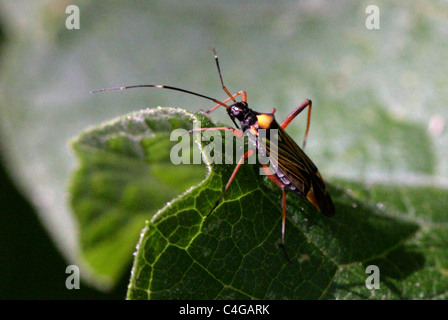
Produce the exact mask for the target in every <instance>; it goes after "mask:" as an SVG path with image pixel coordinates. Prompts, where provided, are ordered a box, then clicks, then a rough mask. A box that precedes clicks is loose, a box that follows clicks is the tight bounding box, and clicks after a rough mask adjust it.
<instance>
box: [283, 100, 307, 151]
mask: <svg viewBox="0 0 448 320" xmlns="http://www.w3.org/2000/svg"><path fill="white" fill-rule="evenodd" d="M306 107H309V108H308V119H307V122H306V130H305V137H304V138H303V147H302V149H305V145H306V139H307V137H308V131H309V130H310V122H311V109H312V102H311V100H309V99H306V100H305V101H303V102H302V104H301V105H300V106H298V107H297V108H296V109H295V110H294V111H293V112H291V113H290V114H289V116H287V117H286V119H285V120H283V122H282V124H281V125H280V126H281V127H282V128H283V129H286V127H287V126H288V125H289V124H290V123H291V121H292V120H294V118H295V117H297V115H299V113H300V112H302V111H303V110H304V109H305V108H306Z"/></svg>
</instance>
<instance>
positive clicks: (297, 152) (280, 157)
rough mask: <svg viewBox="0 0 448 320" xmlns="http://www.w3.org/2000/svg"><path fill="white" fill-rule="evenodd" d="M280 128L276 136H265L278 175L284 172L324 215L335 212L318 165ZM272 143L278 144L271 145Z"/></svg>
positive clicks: (268, 152)
mask: <svg viewBox="0 0 448 320" xmlns="http://www.w3.org/2000/svg"><path fill="white" fill-rule="evenodd" d="M276 129H277V128H276ZM277 130H278V133H277V135H276V136H275V137H268V138H267V139H266V151H267V154H268V155H269V158H270V161H271V164H273V165H274V166H278V174H277V175H281V174H284V175H285V176H286V178H287V179H288V180H289V181H290V182H291V183H292V184H293V185H294V186H295V187H296V188H297V189H296V190H297V193H299V194H300V195H302V196H303V197H304V198H306V199H307V200H308V201H310V202H311V203H312V204H313V205H314V206H315V207H316V208H317V209H318V210H319V211H321V212H322V213H323V214H324V215H326V216H332V215H334V205H333V201H332V200H331V197H330V194H329V193H328V191H327V187H326V185H325V183H324V181H323V179H322V177H321V175H320V173H319V170H318V169H317V167H316V166H315V165H314V163H313V162H312V161H311V159H310V158H309V157H308V156H307V155H306V154H305V152H303V150H302V149H301V148H300V147H299V146H298V145H297V143H296V142H295V141H294V140H293V139H292V138H291V137H290V136H289V135H288V134H287V133H286V131H285V130H283V129H282V128H281V127H280V126H278V129H277ZM275 138H276V139H275ZM276 142H277V143H276ZM273 143H276V146H274V145H271V144H273Z"/></svg>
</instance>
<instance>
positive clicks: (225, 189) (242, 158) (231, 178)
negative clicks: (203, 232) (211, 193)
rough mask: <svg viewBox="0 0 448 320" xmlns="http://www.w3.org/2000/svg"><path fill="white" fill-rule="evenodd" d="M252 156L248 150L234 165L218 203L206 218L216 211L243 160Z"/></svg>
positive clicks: (252, 152) (251, 152) (251, 151)
mask: <svg viewBox="0 0 448 320" xmlns="http://www.w3.org/2000/svg"><path fill="white" fill-rule="evenodd" d="M253 154H254V151H253V150H248V151H246V152H245V153H244V154H243V155H242V156H241V158H240V160H239V161H238V164H237V165H236V167H235V169H234V170H233V173H232V175H231V176H230V178H229V181H227V184H226V187H225V188H224V190H223V191H222V192H221V195H220V196H219V198H218V201H216V203H215V205H214V206H213V208H212V210H210V212H209V213H208V215H207V217H208V216H209V215H210V214H211V213H212V212H213V211H214V210H215V209H216V207H217V206H218V205H219V203H220V202H221V200H222V198H223V197H224V194H225V193H226V191H227V189H229V187H230V185H231V184H232V181H233V179H235V176H236V173H237V172H238V170H239V169H240V167H241V165H242V164H243V163H244V160H245V159H247V158H249V157H250V156H252V155H253Z"/></svg>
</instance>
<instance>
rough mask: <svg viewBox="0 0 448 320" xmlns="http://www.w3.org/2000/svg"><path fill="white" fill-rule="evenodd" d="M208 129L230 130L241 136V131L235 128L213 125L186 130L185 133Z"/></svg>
mask: <svg viewBox="0 0 448 320" xmlns="http://www.w3.org/2000/svg"><path fill="white" fill-rule="evenodd" d="M210 130H219V131H232V133H233V134H234V135H236V136H237V137H239V138H242V137H243V133H242V132H241V131H239V130H237V129H235V128H232V127H214V128H197V129H191V130H188V131H187V132H186V133H185V134H187V133H192V132H200V131H210Z"/></svg>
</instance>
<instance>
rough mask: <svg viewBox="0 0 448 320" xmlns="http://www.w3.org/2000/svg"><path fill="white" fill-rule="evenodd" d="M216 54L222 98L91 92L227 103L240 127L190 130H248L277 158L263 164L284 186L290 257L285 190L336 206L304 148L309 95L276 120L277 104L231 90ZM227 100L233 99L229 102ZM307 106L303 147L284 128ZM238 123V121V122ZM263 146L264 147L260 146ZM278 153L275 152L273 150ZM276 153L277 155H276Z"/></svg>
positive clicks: (322, 207) (328, 211)
mask: <svg viewBox="0 0 448 320" xmlns="http://www.w3.org/2000/svg"><path fill="white" fill-rule="evenodd" d="M213 52H214V55H215V62H216V67H217V69H218V74H219V79H220V82H221V86H222V89H223V90H224V92H225V93H226V94H227V95H228V98H227V99H225V100H223V101H220V100H217V99H215V98H211V97H209V96H205V95H202V94H199V93H196V92H193V91H189V90H185V89H181V88H177V87H171V86H165V85H135V86H125V87H115V88H106V89H99V90H95V91H91V93H96V92H100V91H111V90H125V89H133V88H161V89H168V90H175V91H180V92H184V93H187V94H191V95H195V96H198V97H201V98H204V99H208V100H211V101H213V102H214V103H216V105H215V106H214V107H213V108H211V109H210V110H208V111H206V112H205V113H206V114H210V113H211V112H213V111H215V110H216V109H218V108H219V107H224V108H225V109H226V111H227V114H228V115H229V117H230V119H231V120H232V122H233V123H234V124H235V126H236V127H237V129H235V128H232V127H214V128H199V129H194V130H190V132H193V131H196V130H197V131H207V130H220V131H226V130H228V131H231V132H232V133H234V134H235V135H236V136H238V137H243V135H244V134H245V133H247V135H248V136H249V141H250V142H251V143H253V144H254V145H255V147H256V148H257V150H258V151H260V152H262V153H265V154H266V155H267V156H269V158H270V160H271V164H272V161H275V163H273V164H274V166H275V168H276V169H277V170H276V171H275V172H272V170H271V169H270V167H268V166H267V165H266V164H262V165H261V166H262V169H263V170H264V172H265V174H266V175H267V177H268V178H269V179H271V180H272V181H273V182H274V183H275V184H276V185H277V186H278V187H279V188H280V189H281V190H282V233H281V244H280V246H281V247H282V248H283V250H284V252H285V255H286V257H287V259H288V260H289V257H288V255H287V254H286V251H285V247H284V245H285V222H286V192H287V191H291V192H293V193H294V194H296V195H298V196H299V197H301V198H303V199H305V200H307V201H309V202H310V203H311V204H312V205H314V207H316V209H317V210H318V211H320V212H322V213H323V214H324V215H326V216H328V217H331V216H333V215H334V212H335V209H334V205H333V201H332V200H331V196H330V194H329V193H328V190H327V187H326V185H325V182H324V180H323V179H322V177H321V175H320V173H319V171H318V169H317V167H316V166H315V165H314V163H313V162H312V161H311V159H310V158H309V157H308V156H307V155H306V154H305V152H304V151H303V150H304V149H305V145H306V140H307V137H308V132H309V128H310V122H311V109H312V102H311V100H308V99H306V100H305V101H304V102H302V103H301V104H300V105H299V106H298V107H297V108H296V109H294V110H293V111H292V112H291V113H290V114H289V115H288V116H287V117H286V119H285V120H283V122H281V123H280V124H279V123H278V122H277V121H276V119H275V116H274V113H275V111H276V110H275V108H272V110H271V112H270V113H262V112H257V111H254V110H252V109H251V108H249V105H248V103H247V93H246V91H239V92H237V93H236V94H233V95H232V94H231V93H230V91H229V90H228V89H227V87H226V86H225V85H224V81H223V78H222V74H221V68H220V65H219V60H218V55H217V53H216V51H215V49H213ZM239 96H241V101H237V100H236V98H237V97H239ZM228 103H231V104H230V105H229V104H228ZM306 108H308V117H307V126H306V130H305V136H304V139H303V146H302V148H300V147H299V146H298V145H297V143H296V142H295V141H294V140H293V139H292V138H291V137H290V136H289V135H288V134H287V133H286V131H285V129H286V128H287V127H288V125H289V124H290V123H291V122H292V121H293V120H294V118H295V117H297V116H298V115H299V114H300V113H301V112H302V111H303V110H305V109H306ZM237 123H239V125H238V124H237ZM260 129H265V130H266V132H267V133H268V132H270V131H271V130H272V129H275V130H276V131H275V132H276V135H275V137H276V139H277V143H276V145H275V146H276V148H273V145H271V140H272V139H271V136H270V135H269V134H266V140H265V141H263V142H265V143H261V141H260V135H259V132H260ZM261 146H263V150H261V148H262V147H261ZM273 153H275V154H273ZM253 154H254V152H253V150H249V151H246V152H245V153H244V154H243V155H242V157H241V158H240V159H239V161H238V163H237V165H236V166H235V169H234V170H233V173H232V175H231V176H230V178H229V180H228V182H227V184H226V186H225V188H224V190H223V191H222V192H221V195H220V196H219V198H218V200H217V201H216V203H215V205H214V206H213V208H212V209H211V211H210V212H209V215H210V214H211V213H212V212H213V211H214V210H215V209H216V207H217V206H218V205H219V204H220V202H221V200H222V199H223V196H224V194H225V192H226V191H227V190H228V189H229V187H230V185H231V183H232V181H233V180H234V179H235V176H236V174H237V172H238V170H239V169H240V167H241V165H242V164H243V163H244V161H245V160H246V159H247V158H248V157H250V156H253ZM273 155H275V156H273Z"/></svg>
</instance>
